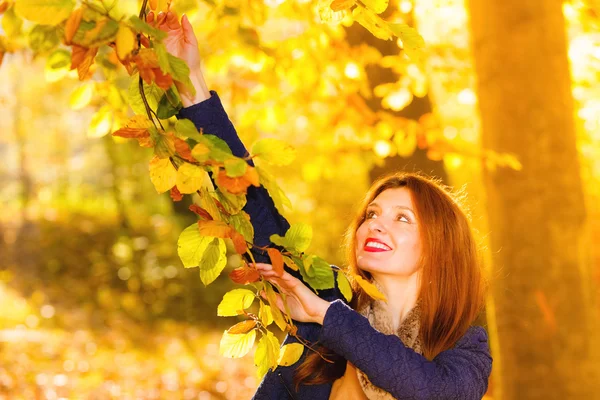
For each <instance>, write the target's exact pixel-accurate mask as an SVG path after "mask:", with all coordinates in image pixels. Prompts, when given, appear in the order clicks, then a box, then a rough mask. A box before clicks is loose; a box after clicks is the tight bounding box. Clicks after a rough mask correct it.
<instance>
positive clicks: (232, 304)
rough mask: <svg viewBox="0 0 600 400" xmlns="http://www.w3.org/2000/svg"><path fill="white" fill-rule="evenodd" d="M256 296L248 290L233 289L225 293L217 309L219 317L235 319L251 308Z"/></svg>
mask: <svg viewBox="0 0 600 400" xmlns="http://www.w3.org/2000/svg"><path fill="white" fill-rule="evenodd" d="M255 297H256V295H255V294H254V293H253V292H251V291H250V290H248V289H233V290H230V291H229V292H227V293H225V295H224V296H223V300H221V303H219V306H218V307H217V315H218V316H219V317H235V316H236V315H239V314H243V312H242V310H245V309H246V308H248V307H250V306H251V305H252V302H254V298H255Z"/></svg>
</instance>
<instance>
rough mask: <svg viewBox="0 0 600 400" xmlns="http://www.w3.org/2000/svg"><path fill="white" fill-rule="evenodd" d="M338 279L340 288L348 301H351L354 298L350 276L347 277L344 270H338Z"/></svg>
mask: <svg viewBox="0 0 600 400" xmlns="http://www.w3.org/2000/svg"><path fill="white" fill-rule="evenodd" d="M336 280H337V284H338V289H339V290H340V292H341V293H342V295H343V296H344V298H345V299H346V301H348V302H350V300H352V287H351V286H350V282H348V278H346V275H345V274H344V273H343V272H342V271H338V273H337V279H336Z"/></svg>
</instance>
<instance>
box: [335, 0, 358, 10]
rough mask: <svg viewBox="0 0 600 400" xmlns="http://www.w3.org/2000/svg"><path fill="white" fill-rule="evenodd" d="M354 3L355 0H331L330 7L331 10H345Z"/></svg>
mask: <svg viewBox="0 0 600 400" xmlns="http://www.w3.org/2000/svg"><path fill="white" fill-rule="evenodd" d="M354 4H356V0H333V1H332V2H331V6H330V7H331V9H332V10H333V11H342V10H347V9H349V8H350V7H352V6H353V5H354Z"/></svg>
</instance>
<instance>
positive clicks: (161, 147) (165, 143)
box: [149, 127, 181, 190]
mask: <svg viewBox="0 0 600 400" xmlns="http://www.w3.org/2000/svg"><path fill="white" fill-rule="evenodd" d="M153 129H154V127H150V128H149V131H150V132H151V134H150V136H153V139H154V154H156V155H157V156H159V157H160V158H169V157H171V156H173V155H175V136H174V135H173V134H172V133H170V132H167V133H164V132H162V131H161V132H158V131H155V134H154V135H152V130H153ZM180 190H181V188H180Z"/></svg>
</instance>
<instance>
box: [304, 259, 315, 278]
mask: <svg viewBox="0 0 600 400" xmlns="http://www.w3.org/2000/svg"><path fill="white" fill-rule="evenodd" d="M315 257H316V256H313V255H307V256H305V257H304V259H303V260H302V261H303V265H304V272H306V275H308V276H311V277H313V276H315V272H314V271H313V270H312V263H313V259H314V258H315Z"/></svg>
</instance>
